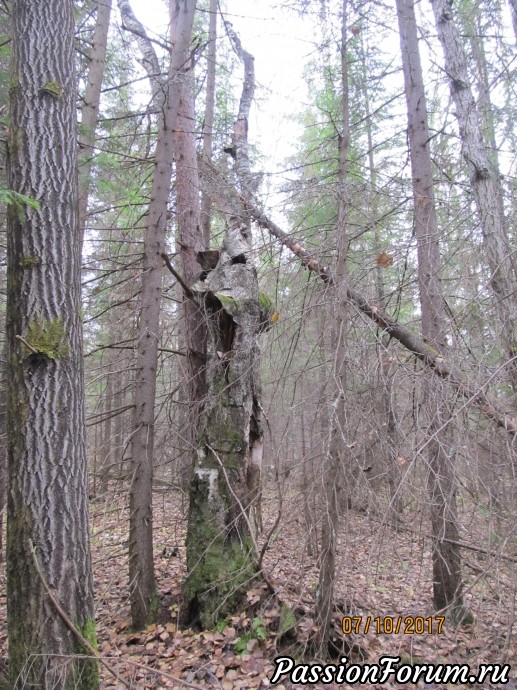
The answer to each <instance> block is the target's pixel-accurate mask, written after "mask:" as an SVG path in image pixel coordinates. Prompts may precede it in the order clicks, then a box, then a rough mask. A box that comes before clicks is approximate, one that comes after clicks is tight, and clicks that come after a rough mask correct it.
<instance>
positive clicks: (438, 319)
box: [397, 0, 462, 609]
mask: <svg viewBox="0 0 517 690" xmlns="http://www.w3.org/2000/svg"><path fill="white" fill-rule="evenodd" d="M397 16H398V21H399V31H400V45H401V54H402V67H403V72H404V84H405V93H406V102H407V111H408V136H409V148H410V157H411V172H412V176H413V199H414V214H415V235H416V239H417V250H418V288H419V293H420V304H421V309H422V335H423V337H424V339H425V341H426V342H427V343H428V344H429V345H430V346H431V347H433V348H434V349H435V350H436V351H437V352H439V353H445V351H446V338H445V328H446V317H445V307H444V302H443V293H442V286H441V280H440V248H439V241H438V240H439V231H438V222H437V217H436V208H435V201H434V187H433V171H432V163H431V153H430V148H429V141H430V136H429V127H428V117H427V106H426V98H425V89H424V81H423V75H422V66H421V62H420V53H419V48H418V35H417V24H416V17H415V8H414V0H397ZM425 408H426V409H425V411H426V415H427V425H428V426H427V429H426V431H425V436H424V441H423V444H422V445H423V447H424V449H425V457H426V458H427V463H428V466H427V482H428V490H429V496H430V501H431V505H430V511H431V522H432V531H433V538H434V541H433V594H434V605H435V607H436V608H437V609H444V608H447V607H453V608H454V609H459V608H460V607H461V605H462V579H461V560H460V552H459V548H458V547H457V546H455V545H454V543H453V542H457V541H458V527H457V519H456V478H455V469H454V455H455V453H454V450H453V447H452V445H451V430H450V424H449V422H450V414H449V412H448V409H447V408H448V406H447V401H446V395H445V391H444V390H443V386H442V385H441V384H440V383H439V382H435V385H434V386H433V388H432V390H430V391H427V392H426V393H425Z"/></svg>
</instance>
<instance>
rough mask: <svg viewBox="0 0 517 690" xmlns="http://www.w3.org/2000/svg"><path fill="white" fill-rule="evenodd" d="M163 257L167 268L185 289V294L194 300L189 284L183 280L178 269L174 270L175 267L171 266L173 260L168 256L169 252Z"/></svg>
mask: <svg viewBox="0 0 517 690" xmlns="http://www.w3.org/2000/svg"><path fill="white" fill-rule="evenodd" d="M162 257H163V259H164V261H165V265H166V266H167V268H168V269H169V271H170V272H171V273H172V275H173V276H174V277H175V278H176V280H177V281H178V283H179V284H180V285H181V287H182V288H183V292H184V293H185V294H186V295H187V297H188V298H189V299H192V300H193V299H194V293H193V292H192V290H191V289H190V288H189V286H188V285H187V283H186V282H185V281H184V280H183V278H182V277H181V276H180V274H179V273H178V272H177V271H176V269H175V268H174V266H173V265H172V264H171V260H170V259H169V255H168V254H167V252H162Z"/></svg>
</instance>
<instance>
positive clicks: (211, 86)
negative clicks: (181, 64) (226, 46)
mask: <svg viewBox="0 0 517 690" xmlns="http://www.w3.org/2000/svg"><path fill="white" fill-rule="evenodd" d="M209 11H210V24H209V28H208V51H207V56H206V59H207V68H206V92H205V93H206V95H205V121H204V123H203V156H204V158H205V160H206V161H207V162H211V161H212V144H213V138H214V115H215V67H216V58H217V52H216V48H217V0H210V10H209ZM211 214H212V200H211V199H210V195H209V194H207V193H206V191H203V192H202V194H201V227H202V229H203V238H204V242H205V247H206V248H207V249H209V248H210V234H211V222H212V219H211Z"/></svg>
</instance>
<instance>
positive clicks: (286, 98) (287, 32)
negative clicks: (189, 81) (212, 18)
mask: <svg viewBox="0 0 517 690" xmlns="http://www.w3.org/2000/svg"><path fill="white" fill-rule="evenodd" d="M131 5H132V7H133V10H134V12H135V14H136V15H137V17H138V19H139V20H140V21H141V22H142V23H143V24H144V25H145V26H146V28H148V29H150V30H151V31H156V32H158V33H160V32H164V31H165V30H166V27H167V20H168V13H167V5H166V3H165V2H164V0H132V2H131ZM224 5H225V6H226V8H227V12H226V13H225V17H226V19H227V20H229V21H231V23H232V24H233V27H234V29H235V31H236V32H237V34H238V35H239V36H240V38H241V41H242V44H243V47H244V48H245V49H246V50H248V51H249V52H250V53H252V54H253V55H254V56H255V71H256V82H257V90H256V101H257V102H256V105H255V107H254V109H253V111H252V114H251V118H250V123H249V124H250V129H249V134H250V141H252V142H253V143H257V144H258V145H259V148H260V150H261V152H262V153H263V154H265V155H266V156H267V159H268V160H267V163H266V167H267V169H268V170H269V171H272V172H274V171H275V170H277V169H278V168H281V167H282V163H283V161H284V159H285V157H286V156H287V155H289V154H290V153H292V152H293V145H294V143H295V141H296V139H297V138H299V135H300V131H301V130H300V127H299V126H298V125H297V124H296V122H295V121H294V119H293V117H294V116H295V115H296V114H297V113H299V112H300V110H302V109H303V108H304V106H305V103H306V87H305V84H304V82H303V80H302V73H303V67H304V63H305V60H306V57H307V56H308V55H310V54H311V52H312V51H313V50H314V45H313V43H312V42H311V40H310V27H309V23H308V22H304V21H303V20H301V19H300V18H298V17H297V16H296V15H295V14H294V13H292V12H288V11H287V10H283V9H278V8H275V5H276V2H275V0H226V1H225V3H224ZM236 95H237V96H238V95H240V94H239V93H237V94H236Z"/></svg>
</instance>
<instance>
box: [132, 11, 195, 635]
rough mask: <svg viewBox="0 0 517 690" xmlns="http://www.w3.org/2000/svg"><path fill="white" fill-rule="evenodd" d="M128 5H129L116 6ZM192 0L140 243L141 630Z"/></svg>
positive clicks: (151, 602) (135, 551)
mask: <svg viewBox="0 0 517 690" xmlns="http://www.w3.org/2000/svg"><path fill="white" fill-rule="evenodd" d="M119 4H122V5H125V6H128V3H119ZM195 8H196V2H195V0H181V1H180V0H177V1H176V2H174V3H173V14H174V17H175V18H176V21H177V32H176V41H175V43H174V44H173V46H172V53H171V61H170V67H169V75H168V81H167V86H166V88H165V94H164V96H165V97H164V101H163V105H162V107H161V109H160V113H159V116H158V140H157V143H156V151H155V170H154V175H153V184H152V190H151V202H150V204H149V213H148V225H147V231H146V235H145V241H144V264H143V273H142V292H141V297H140V300H141V307H140V319H139V326H138V328H139V333H138V347H137V362H136V380H135V415H134V429H133V433H132V437H131V462H132V482H131V488H130V492H129V509H130V518H129V519H130V523H129V581H130V587H131V617H132V620H133V625H134V626H135V627H137V628H140V627H143V626H144V625H146V623H148V622H149V621H150V620H152V619H153V617H154V616H155V614H156V608H157V599H156V583H155V577H154V563H153V541H152V540H153V536H152V535H153V528H152V480H153V462H154V403H155V397H156V371H157V362H158V343H159V338H160V302H161V292H162V268H163V253H164V252H165V232H166V229H167V211H168V203H169V188H170V181H171V173H172V162H173V159H174V155H173V132H174V128H175V127H176V122H177V115H178V107H179V97H180V84H181V79H182V73H183V71H184V69H185V68H187V67H188V65H187V56H188V46H189V42H190V36H191V33H192V24H193V20H194V13H195Z"/></svg>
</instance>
